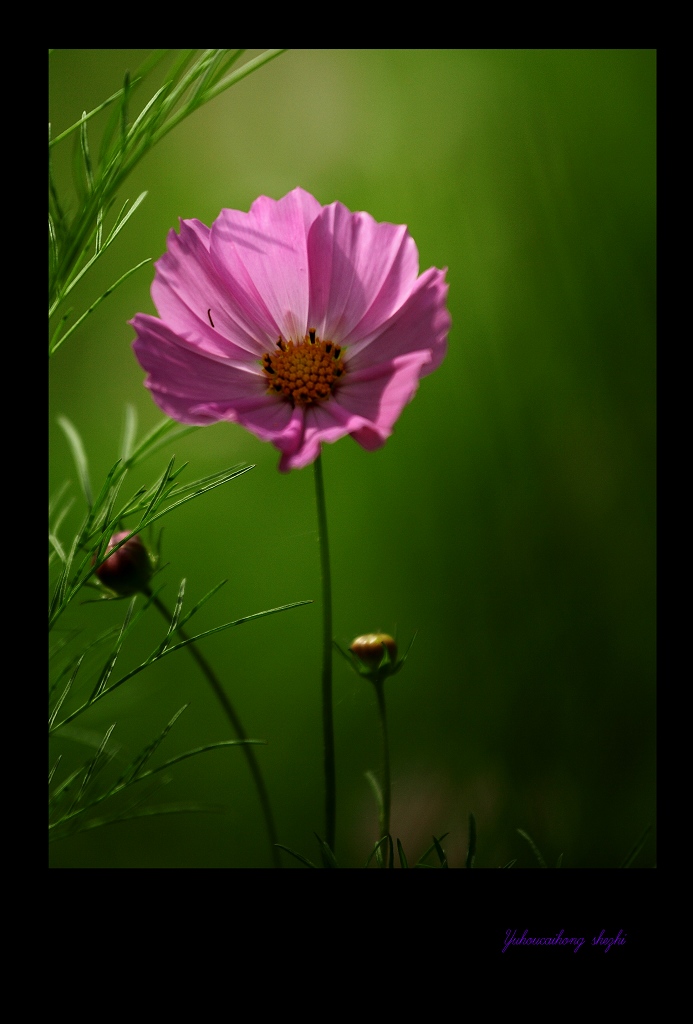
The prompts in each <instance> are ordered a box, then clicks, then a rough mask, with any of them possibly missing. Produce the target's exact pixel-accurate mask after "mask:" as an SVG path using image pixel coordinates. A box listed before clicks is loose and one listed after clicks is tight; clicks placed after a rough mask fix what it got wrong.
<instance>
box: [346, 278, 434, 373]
mask: <svg viewBox="0 0 693 1024" xmlns="http://www.w3.org/2000/svg"><path fill="white" fill-rule="evenodd" d="M445 273H446V271H445V270H436V269H435V267H431V268H430V270H427V271H425V273H423V274H422V275H421V277H420V278H419V279H418V281H417V282H416V285H415V286H414V289H413V291H412V293H411V295H410V296H409V298H408V299H407V301H406V302H405V303H404V305H403V306H402V307H401V308H400V309H399V310H397V312H396V313H395V314H394V315H393V316H392V318H391V319H390V320H389V322H388V323H387V324H386V325H385V326H384V327H381V328H380V329H379V330H377V331H374V332H373V333H372V334H371V335H369V336H367V337H365V338H362V339H361V340H360V341H356V342H354V343H353V344H352V345H350V346H349V348H348V352H347V356H346V359H347V364H348V369H349V373H352V372H353V371H356V370H360V369H363V368H364V367H367V366H377V365H380V364H381V363H384V362H387V361H388V360H391V359H394V358H396V357H397V356H399V355H403V354H405V353H407V352H416V351H419V352H427V353H428V359H427V361H426V363H425V367H424V368H423V369H422V375H425V374H429V373H432V372H433V370H435V369H436V368H437V367H438V366H440V364H441V362H442V361H443V358H444V356H445V353H446V351H447V335H448V331H449V330H450V324H451V320H450V314H449V313H448V311H447V309H446V307H445V300H446V297H447V293H448V285H447V284H446V283H445ZM347 380H348V377H346V378H345V381H347Z"/></svg>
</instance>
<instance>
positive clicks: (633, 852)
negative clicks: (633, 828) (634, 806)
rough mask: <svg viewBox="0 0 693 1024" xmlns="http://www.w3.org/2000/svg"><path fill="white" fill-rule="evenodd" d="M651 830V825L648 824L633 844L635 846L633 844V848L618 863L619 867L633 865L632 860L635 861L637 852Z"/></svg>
mask: <svg viewBox="0 0 693 1024" xmlns="http://www.w3.org/2000/svg"><path fill="white" fill-rule="evenodd" d="M651 831H652V826H651V825H648V826H647V828H646V829H645V831H644V832H643V834H642V835H641V836H640V838H639V839H638V841H637V843H636V844H635V846H633V848H632V849H631V851H630V853H629V854H628V855H627V857H626V858H625V860H624V861H623V863H622V864H619V867H621V868H631V867H632V866H633V862H634V861H635V859H636V857H637V856H638V854H639V853H640V851H641V850H642V848H643V846H644V845H645V843H646V841H647V837H648V836H649V834H650V832H651Z"/></svg>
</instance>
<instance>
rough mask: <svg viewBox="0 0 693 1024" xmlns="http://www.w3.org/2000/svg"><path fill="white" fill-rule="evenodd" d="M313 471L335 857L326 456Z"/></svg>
mask: <svg viewBox="0 0 693 1024" xmlns="http://www.w3.org/2000/svg"><path fill="white" fill-rule="evenodd" d="M313 468H314V470H315V502H316V505H317V511H318V536H319V538H320V567H321V571H322V731H323V745H324V769H325V840H326V842H327V845H328V846H329V848H330V849H331V850H332V852H333V853H334V844H335V828H336V807H337V794H336V772H335V757H334V725H333V722H332V584H331V580H330V549H329V545H328V541H327V509H326V507H325V487H324V485H323V479H322V455H318V457H317V459H316V460H315V462H314V463H313Z"/></svg>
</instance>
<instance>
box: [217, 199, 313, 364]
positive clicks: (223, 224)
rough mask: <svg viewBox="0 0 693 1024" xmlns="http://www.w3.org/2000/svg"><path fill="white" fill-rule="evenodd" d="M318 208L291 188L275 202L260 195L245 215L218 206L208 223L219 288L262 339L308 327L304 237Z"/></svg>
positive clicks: (297, 332) (292, 334)
mask: <svg viewBox="0 0 693 1024" xmlns="http://www.w3.org/2000/svg"><path fill="white" fill-rule="evenodd" d="M321 209H322V207H321V206H320V204H319V203H318V201H317V199H314V198H313V196H311V195H309V194H308V192H304V191H303V189H300V188H296V189H294V190H293V192H289V194H288V195H286V196H284V198H283V199H279V200H274V199H269V198H268V197H267V196H260V198H259V199H256V200H255V202H254V203H253V205H252V206H251V208H250V211H249V212H248V213H242V212H241V211H239V210H222V212H221V213H220V214H219V216H218V217H217V219H216V220H215V222H214V224H213V225H212V236H211V254H212V257H213V259H214V262H215V264H216V266H217V267H218V268H219V269H220V271H221V272H222V273H223V275H224V282H225V286H226V288H227V289H228V292H229V294H230V295H231V296H232V297H233V299H234V301H235V303H236V306H237V308H238V309H239V310H240V311H242V312H243V313H244V314H245V315H246V316H247V318H248V319H249V321H252V320H253V318H255V321H256V323H257V325H258V327H260V328H261V329H262V331H263V334H264V337H265V338H266V340H267V342H268V343H271V344H274V343H276V341H277V338H278V336H279V335H282V337H284V338H286V339H288V338H293V339H294V341H296V340H300V339H302V338H303V336H304V335H305V333H306V331H307V329H308V293H309V274H308V252H307V241H306V239H307V234H308V229H309V228H310V225H311V224H312V222H313V221H314V220H315V218H316V217H317V216H318V214H319V213H320V210H321ZM268 347H269V344H267V345H265V350H266V349H267V348H268Z"/></svg>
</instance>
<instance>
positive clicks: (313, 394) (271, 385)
mask: <svg viewBox="0 0 693 1024" xmlns="http://www.w3.org/2000/svg"><path fill="white" fill-rule="evenodd" d="M341 355H342V349H341V346H340V345H335V344H334V343H333V342H331V341H321V340H320V338H318V337H316V334H315V331H314V330H313V329H311V330H309V331H308V334H306V336H305V338H304V339H303V341H301V342H300V343H299V344H298V345H294V343H293V341H291V340H289V341H284V340H283V339H282V338H280V339H279V341H278V342H277V347H276V349H274V350H273V351H272V352H265V354H264V356H263V357H262V359H261V363H262V369H263V370H264V371H265V376H266V377H267V384H268V391H269V392H270V394H277V395H283V396H284V397H285V398H287V399H289V401H290V402H292V403H293V404H294V405H314V404H315V403H316V402H324V401H325V399H326V398H329V397H330V395H331V394H333V393H334V389H335V387H336V386H337V384H338V383H339V381H340V378H341V377H343V375H344V362H343V360H342V359H341Z"/></svg>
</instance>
